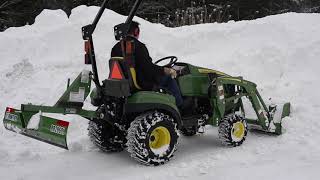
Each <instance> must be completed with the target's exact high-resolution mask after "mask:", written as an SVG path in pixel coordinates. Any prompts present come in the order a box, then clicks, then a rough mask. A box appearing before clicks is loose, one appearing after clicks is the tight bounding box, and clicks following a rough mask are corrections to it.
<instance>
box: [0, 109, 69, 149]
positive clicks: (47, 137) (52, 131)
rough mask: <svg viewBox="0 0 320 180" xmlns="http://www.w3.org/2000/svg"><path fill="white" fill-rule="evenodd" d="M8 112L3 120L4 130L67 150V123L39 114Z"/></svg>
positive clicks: (14, 110) (13, 110) (12, 110)
mask: <svg viewBox="0 0 320 180" xmlns="http://www.w3.org/2000/svg"><path fill="white" fill-rule="evenodd" d="M7 110H8V108H7ZM10 110H11V112H8V111H6V112H5V116H4V119H3V124H4V126H5V128H6V129H8V130H10V131H13V132H16V133H19V134H22V135H25V136H28V137H31V138H34V139H37V140H39V141H42V142H46V143H49V144H52V145H54V146H58V147H60V148H64V149H68V145H67V139H66V138H67V132H68V127H69V122H67V121H63V120H58V119H54V118H50V117H46V116H42V115H41V112H39V113H34V112H22V111H20V110H16V109H12V108H10Z"/></svg>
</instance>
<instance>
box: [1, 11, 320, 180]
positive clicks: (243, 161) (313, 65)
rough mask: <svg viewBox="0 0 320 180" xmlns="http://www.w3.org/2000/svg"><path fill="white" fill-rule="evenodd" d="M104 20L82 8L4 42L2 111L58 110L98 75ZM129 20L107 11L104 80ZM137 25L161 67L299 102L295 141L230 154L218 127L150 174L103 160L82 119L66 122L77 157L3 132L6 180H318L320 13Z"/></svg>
mask: <svg viewBox="0 0 320 180" xmlns="http://www.w3.org/2000/svg"><path fill="white" fill-rule="evenodd" d="M97 11H98V8H97V7H86V6H79V7H77V8H75V9H73V11H72V14H71V16H70V18H69V19H68V18H67V16H66V15H65V13H64V12H63V11H61V10H45V11H43V12H42V13H41V14H40V15H39V16H38V17H37V18H36V21H35V24H33V25H31V26H24V27H19V28H9V29H8V30H6V31H5V32H1V33H0V57H1V65H2V66H1V67H0V95H1V96H0V97H1V99H0V102H1V103H0V110H1V109H2V110H4V109H5V107H6V106H13V107H17V108H19V106H20V104H21V103H28V102H32V103H34V104H46V105H52V104H54V103H55V101H56V100H57V98H58V97H59V96H60V95H61V94H62V92H63V91H64V89H65V87H66V83H67V78H68V77H71V78H75V77H76V76H77V75H78V73H80V72H81V71H82V70H83V69H84V68H85V69H90V66H85V65H84V64H83V61H84V60H83V41H82V37H81V27H82V26H84V25H86V24H89V23H91V22H92V20H93V18H94V16H95V14H96V13H97ZM124 19H125V17H124V16H121V15H118V14H116V13H114V12H112V11H110V10H106V12H105V14H104V15H103V17H102V19H101V21H100V23H99V24H98V27H97V30H96V32H95V34H94V41H95V50H96V55H97V61H98V66H99V68H98V69H99V73H100V76H101V79H103V78H106V77H107V75H108V69H107V60H108V59H109V54H110V49H111V47H112V46H113V44H115V40H114V37H113V26H114V25H115V24H118V23H120V22H123V21H124ZM136 19H137V20H138V21H139V22H140V23H141V31H142V34H141V41H143V42H145V44H146V45H147V46H148V48H149V50H150V53H151V56H152V57H154V60H156V59H159V58H161V57H163V56H167V55H176V56H177V57H179V60H180V61H184V62H189V63H192V64H196V65H199V66H205V67H209V68H214V69H217V70H221V71H224V72H226V73H228V74H231V75H235V76H243V77H244V78H245V79H248V80H251V81H253V82H255V83H257V84H258V87H259V90H260V91H261V94H262V96H263V97H264V99H266V100H267V103H272V102H273V103H283V102H286V101H290V102H291V103H292V106H293V112H292V115H291V117H289V118H287V121H286V122H285V126H286V133H285V134H283V135H282V136H279V137H273V136H267V135H262V134H257V133H254V132H250V133H249V134H248V139H247V141H246V142H245V143H244V144H243V146H241V147H239V148H234V149H230V148H225V147H223V146H221V145H220V142H219V141H218V136H217V129H216V128H210V127H208V130H207V133H206V134H205V135H204V136H196V137H192V138H184V137H182V138H181V139H180V140H181V141H180V142H181V143H180V146H179V147H178V149H179V150H178V151H177V153H176V157H175V158H174V159H173V160H172V161H171V162H170V163H169V164H167V165H165V166H161V167H156V168H150V167H144V166H140V165H138V164H137V163H136V162H135V161H132V160H131V159H130V158H129V156H128V154H126V153H125V152H123V153H119V154H104V153H101V152H99V151H98V150H97V149H96V148H95V147H94V146H93V145H92V144H91V142H89V140H88V137H87V135H86V134H87V132H86V127H87V122H86V120H84V119H82V118H79V117H77V116H67V117H64V119H65V120H68V121H70V122H71V126H70V135H69V136H70V137H69V139H70V142H69V146H70V148H71V152H66V151H64V150H61V149H58V148H56V147H52V146H50V145H46V144H44V143H41V142H37V141H35V140H32V139H28V138H26V137H22V136H20V135H17V134H14V133H11V132H8V131H6V130H4V128H3V124H2V123H0V162H1V163H0V179H33V180H35V179H43V178H46V179H57V178H58V179H76V178H77V179H101V178H103V179H108V178H109V179H128V178H129V177H130V179H167V178H172V179H181V178H182V179H194V178H200V179H213V178H214V179H231V178H239V179H247V180H248V179H257V178H260V179H270V178H272V179H289V178H290V179H301V178H303V179H317V171H318V169H319V167H320V154H319V152H320V145H319V142H320V138H319V136H318V135H319V133H320V121H319V118H318V117H317V112H319V111H320V105H319V101H320V97H319V94H318V91H317V89H318V88H319V85H318V83H319V82H320V81H319V78H320V73H319V71H318V67H319V65H320V63H319V61H318V58H319V57H320V36H319V34H320V24H319V21H320V15H319V14H295V13H288V14H283V15H276V16H270V17H266V18H262V19H258V20H254V21H241V22H229V23H225V24H203V25H194V26H187V27H179V28H167V27H164V26H163V25H159V24H151V23H149V22H146V21H143V20H142V19H140V18H136ZM269 98H272V99H271V100H268V99H269ZM86 106H87V107H90V105H89V103H86ZM3 115H4V114H3V112H1V113H0V117H3ZM13 170H14V172H13ZM34 171H37V172H36V173H35V172H34ZM57 172H63V173H57Z"/></svg>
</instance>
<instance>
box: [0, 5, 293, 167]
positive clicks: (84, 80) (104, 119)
mask: <svg viewBox="0 0 320 180" xmlns="http://www.w3.org/2000/svg"><path fill="white" fill-rule="evenodd" d="M141 1H142V0H136V1H135V4H134V5H133V7H132V10H131V12H130V13H129V16H128V18H127V20H126V22H125V23H122V24H119V25H116V26H115V27H114V32H115V38H116V40H118V41H120V42H121V43H122V46H123V49H124V51H123V57H113V58H111V59H110V61H109V67H110V75H109V78H108V79H105V80H103V81H102V84H101V82H100V80H99V76H98V72H97V66H96V59H95V53H94V45H93V39H92V34H93V32H94V30H95V28H96V25H97V23H98V22H99V20H100V17H101V15H102V14H103V12H104V10H105V8H106V5H107V3H108V0H105V1H104V2H103V4H102V6H101V8H100V10H99V12H98V14H97V16H96V18H95V19H94V21H93V23H92V24H89V25H87V26H84V27H82V36H83V39H84V42H85V50H86V54H85V64H90V65H91V66H92V71H90V72H89V71H83V72H81V73H80V74H79V76H78V77H77V78H76V79H75V80H74V81H73V82H72V83H71V84H69V83H68V88H67V90H66V91H65V92H64V94H63V95H62V96H61V97H60V99H59V100H58V101H57V103H56V104H55V105H54V106H38V105H32V104H22V105H21V110H18V109H14V108H10V107H8V108H7V109H6V112H5V116H4V119H3V122H4V126H5V127H6V129H8V130H11V131H14V132H17V133H20V134H22V135H26V136H29V137H31V138H35V139H38V140H40V141H43V142H47V143H49V144H52V145H55V146H58V147H62V148H65V149H68V146H67V140H66V137H67V131H68V127H69V122H67V121H64V120H60V119H59V120H58V119H55V118H52V117H48V116H45V115H43V114H42V113H59V114H77V115H80V116H82V117H84V118H86V119H88V120H89V126H88V132H89V133H88V134H89V137H90V139H91V141H92V142H93V143H94V144H95V145H97V146H98V147H99V148H100V149H101V150H103V151H106V152H112V151H113V152H114V151H122V150H123V149H126V150H127V151H128V152H129V154H130V155H131V157H133V158H134V159H136V160H137V161H139V162H141V163H143V164H147V165H159V164H163V163H165V162H167V161H169V160H170V158H171V157H172V156H173V154H174V152H175V151H176V149H177V143H178V138H179V134H183V135H185V136H193V135H195V134H197V133H201V132H203V129H204V126H206V125H212V126H217V127H218V134H219V138H220V140H221V142H222V143H223V144H225V145H227V146H239V145H241V144H242V143H243V142H244V141H245V139H246V136H247V131H248V125H250V127H252V128H256V129H257V128H258V129H259V130H261V131H264V132H268V133H273V134H277V135H280V134H281V133H282V126H281V121H282V119H283V118H284V117H286V116H289V113H290V103H286V104H284V105H283V106H281V107H280V106H275V105H271V106H267V105H266V104H265V103H264V101H263V99H262V97H261V96H260V94H259V92H258V91H257V88H256V84H254V83H253V82H250V81H247V80H244V79H243V78H242V77H233V76H230V75H227V74H225V73H222V72H219V71H216V70H212V69H208V68H202V67H197V66H193V65H191V64H188V63H183V62H179V61H178V58H177V57H175V56H169V57H165V58H162V59H160V60H158V61H157V62H155V63H160V62H162V63H163V62H164V61H167V62H168V63H167V64H166V65H164V66H166V67H171V68H174V69H175V70H176V71H177V74H178V76H177V78H176V79H175V80H176V81H177V83H178V84H179V87H180V91H181V94H182V96H183V99H184V103H185V104H184V105H183V107H185V108H184V109H183V110H179V109H178V108H177V106H176V103H175V98H174V97H173V96H172V94H171V93H170V92H169V91H168V90H166V89H161V88H158V89H155V90H154V91H144V90H143V89H141V88H140V86H139V84H138V81H137V79H136V72H135V58H134V57H135V56H134V53H135V52H134V46H135V44H134V42H133V41H131V40H130V39H129V38H127V37H128V36H127V34H128V29H129V26H130V24H131V22H132V19H133V17H134V15H135V13H136V11H137V9H138V7H139V5H140V3H141ZM91 82H93V83H94V85H95V87H94V88H91ZM91 89H93V90H92V91H91ZM90 92H91V93H90ZM89 94H90V98H91V103H92V105H94V106H96V107H97V108H96V110H95V111H90V110H85V109H83V103H84V100H85V99H86V98H87V96H88V95H89ZM243 98H248V99H249V100H250V102H251V103H252V107H253V109H254V111H255V113H256V116H257V117H256V118H255V119H248V118H246V116H245V111H244V107H243V103H242V99H243Z"/></svg>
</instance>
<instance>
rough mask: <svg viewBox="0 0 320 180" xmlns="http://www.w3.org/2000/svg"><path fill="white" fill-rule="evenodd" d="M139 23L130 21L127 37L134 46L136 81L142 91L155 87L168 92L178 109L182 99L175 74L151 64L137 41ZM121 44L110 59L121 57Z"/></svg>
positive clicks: (166, 68) (165, 68) (146, 51)
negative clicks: (173, 97)
mask: <svg viewBox="0 0 320 180" xmlns="http://www.w3.org/2000/svg"><path fill="white" fill-rule="evenodd" d="M139 25H140V24H139V23H138V22H136V21H132V23H131V25H130V28H129V32H128V36H129V38H130V39H132V40H134V44H135V54H134V55H135V65H136V66H135V69H136V73H137V81H138V84H139V85H140V86H141V88H142V89H143V90H152V89H155V88H157V87H160V88H165V89H167V90H169V91H170V92H171V93H172V94H173V95H174V96H175V99H176V104H177V106H178V107H180V106H181V105H182V102H183V100H182V97H181V93H180V90H179V87H178V84H177V82H176V81H175V80H174V78H176V77H177V73H176V71H175V70H174V69H172V68H168V67H162V66H158V65H155V64H153V63H152V58H151V57H150V56H149V52H148V49H147V47H146V46H145V45H144V44H143V43H141V42H140V41H139V40H138V39H139V35H140V28H139ZM122 56H123V54H122V48H121V43H120V42H118V43H117V44H116V45H115V46H114V47H113V48H112V51H111V57H122Z"/></svg>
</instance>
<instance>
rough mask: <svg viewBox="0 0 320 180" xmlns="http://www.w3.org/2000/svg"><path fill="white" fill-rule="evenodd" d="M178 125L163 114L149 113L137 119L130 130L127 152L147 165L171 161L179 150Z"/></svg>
mask: <svg viewBox="0 0 320 180" xmlns="http://www.w3.org/2000/svg"><path fill="white" fill-rule="evenodd" d="M178 138H179V135H178V131H177V124H176V123H175V122H174V120H173V118H172V117H170V116H169V115H167V114H164V113H162V112H158V111H153V112H147V113H145V114H142V115H140V116H138V117H136V118H135V120H134V121H133V122H132V123H131V125H130V128H129V129H128V135H127V147H128V148H127V150H128V152H129V153H130V155H131V157H133V158H134V159H136V160H137V161H139V162H141V163H143V164H146V165H160V164H164V163H165V162H167V161H169V160H170V158H172V157H173V154H174V152H175V151H176V149H177V143H178Z"/></svg>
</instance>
